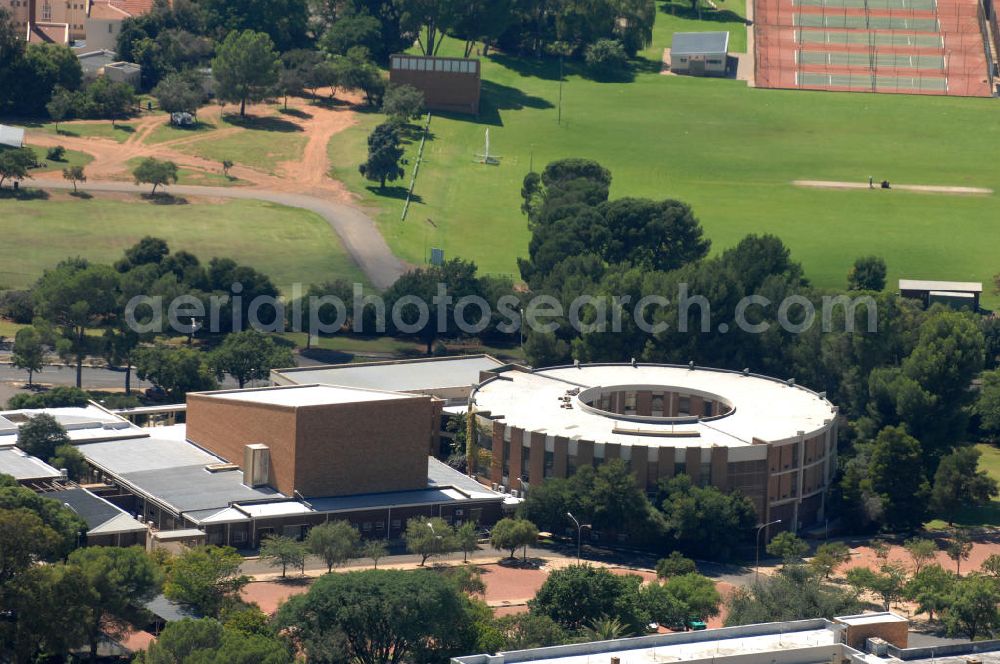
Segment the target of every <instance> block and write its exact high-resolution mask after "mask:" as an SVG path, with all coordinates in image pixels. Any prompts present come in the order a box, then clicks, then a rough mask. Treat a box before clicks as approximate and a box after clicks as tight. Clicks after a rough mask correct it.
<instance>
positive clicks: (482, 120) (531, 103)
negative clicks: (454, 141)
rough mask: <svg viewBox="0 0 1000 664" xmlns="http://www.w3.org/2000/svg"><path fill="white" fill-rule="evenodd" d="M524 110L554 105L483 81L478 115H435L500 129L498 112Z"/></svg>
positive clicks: (509, 87) (533, 96)
mask: <svg viewBox="0 0 1000 664" xmlns="http://www.w3.org/2000/svg"><path fill="white" fill-rule="evenodd" d="M525 108H534V109H547V108H555V105H554V104H553V103H552V102H550V101H549V100H548V99H544V98H543V97H536V96H535V95H529V94H525V92H524V91H522V90H520V89H519V88H515V87H512V86H509V85H501V84H499V83H496V82H494V81H483V83H482V96H481V97H480V100H479V115H466V114H463V113H449V112H438V113H437V115H438V116H439V117H443V118H447V119H449V120H456V121H463V122H474V123H476V124H483V125H492V126H496V127H502V126H503V118H501V117H500V111H519V110H522V109H525Z"/></svg>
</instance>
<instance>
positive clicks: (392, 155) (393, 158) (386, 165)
mask: <svg viewBox="0 0 1000 664" xmlns="http://www.w3.org/2000/svg"><path fill="white" fill-rule="evenodd" d="M402 158H403V148H402V147H401V146H400V144H399V133H398V131H397V130H396V127H395V126H393V125H392V124H391V123H388V122H386V123H383V124H380V125H378V126H377V127H375V129H374V130H372V133H371V135H370V136H368V161H366V162H365V163H363V164H361V166H359V167H358V170H359V171H360V172H361V175H363V176H365V177H366V178H367V179H369V180H371V181H372V182H378V183H379V189H385V183H386V180H388V181H390V182H395V181H396V180H398V179H399V178H401V177H403V167H402V166H400V160H402ZM0 183H2V181H0Z"/></svg>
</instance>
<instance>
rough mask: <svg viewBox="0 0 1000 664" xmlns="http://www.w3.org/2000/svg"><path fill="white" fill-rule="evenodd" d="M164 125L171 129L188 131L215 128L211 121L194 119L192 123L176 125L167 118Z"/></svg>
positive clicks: (193, 131)
mask: <svg viewBox="0 0 1000 664" xmlns="http://www.w3.org/2000/svg"><path fill="white" fill-rule="evenodd" d="M164 126H166V127H170V128H171V129H176V130H178V131H190V132H192V133H195V132H199V131H208V130H210V129H215V125H214V124H212V123H211V122H203V121H202V120H195V121H194V122H193V123H192V124H189V125H177V124H174V123H173V122H170V121H169V120H168V121H167V123H166V125H164Z"/></svg>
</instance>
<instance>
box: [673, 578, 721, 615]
mask: <svg viewBox="0 0 1000 664" xmlns="http://www.w3.org/2000/svg"><path fill="white" fill-rule="evenodd" d="M666 586H667V590H669V591H670V593H671V594H672V595H673V596H674V597H676V598H677V599H678V600H680V601H681V602H682V603H683V604H684V606H686V607H687V610H688V615H687V617H688V618H698V619H699V620H702V621H705V620H708V619H709V618H712V617H714V616H717V615H719V605H720V604H721V603H722V596H721V595H719V591H718V590H716V588H715V582H714V581H712V579H709V578H708V577H706V576H702V575H701V574H697V573H691V574H682V575H681V576H675V577H673V578H672V579H670V580H669V581H667V583H666Z"/></svg>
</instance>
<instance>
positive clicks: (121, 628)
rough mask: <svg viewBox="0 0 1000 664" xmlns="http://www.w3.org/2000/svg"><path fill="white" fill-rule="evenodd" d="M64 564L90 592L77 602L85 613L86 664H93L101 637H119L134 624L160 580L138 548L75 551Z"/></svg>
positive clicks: (93, 548)
mask: <svg viewBox="0 0 1000 664" xmlns="http://www.w3.org/2000/svg"><path fill="white" fill-rule="evenodd" d="M68 564H69V565H70V567H72V568H74V569H75V570H77V571H78V572H79V573H80V574H81V575H82V576H83V578H84V579H85V580H86V583H87V586H88V587H89V589H90V592H88V593H87V594H86V595H85V596H84V597H83V598H81V599H82V602H81V603H82V605H83V607H84V609H85V611H86V622H85V623H84V625H83V628H84V629H85V630H86V633H87V640H88V643H89V644H90V661H92V662H96V661H97V646H98V644H99V643H100V641H101V638H102V637H103V635H105V634H107V635H110V636H112V637H117V636H120V635H122V634H123V633H124V632H125V631H126V630H127V625H128V623H129V622H130V621H136V620H138V617H137V616H138V614H139V612H141V611H142V609H141V607H142V606H143V604H144V603H145V602H148V601H149V600H151V599H153V597H155V596H156V593H157V592H158V590H159V586H160V579H159V578H158V573H157V569H156V565H154V564H153V561H152V560H151V559H150V558H149V556H147V555H146V552H145V551H143V550H142V549H140V548H139V547H129V548H119V547H100V546H94V547H88V548H85V549H78V550H77V551H74V552H73V553H71V554H70V556H69V560H68ZM137 607H140V608H137Z"/></svg>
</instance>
